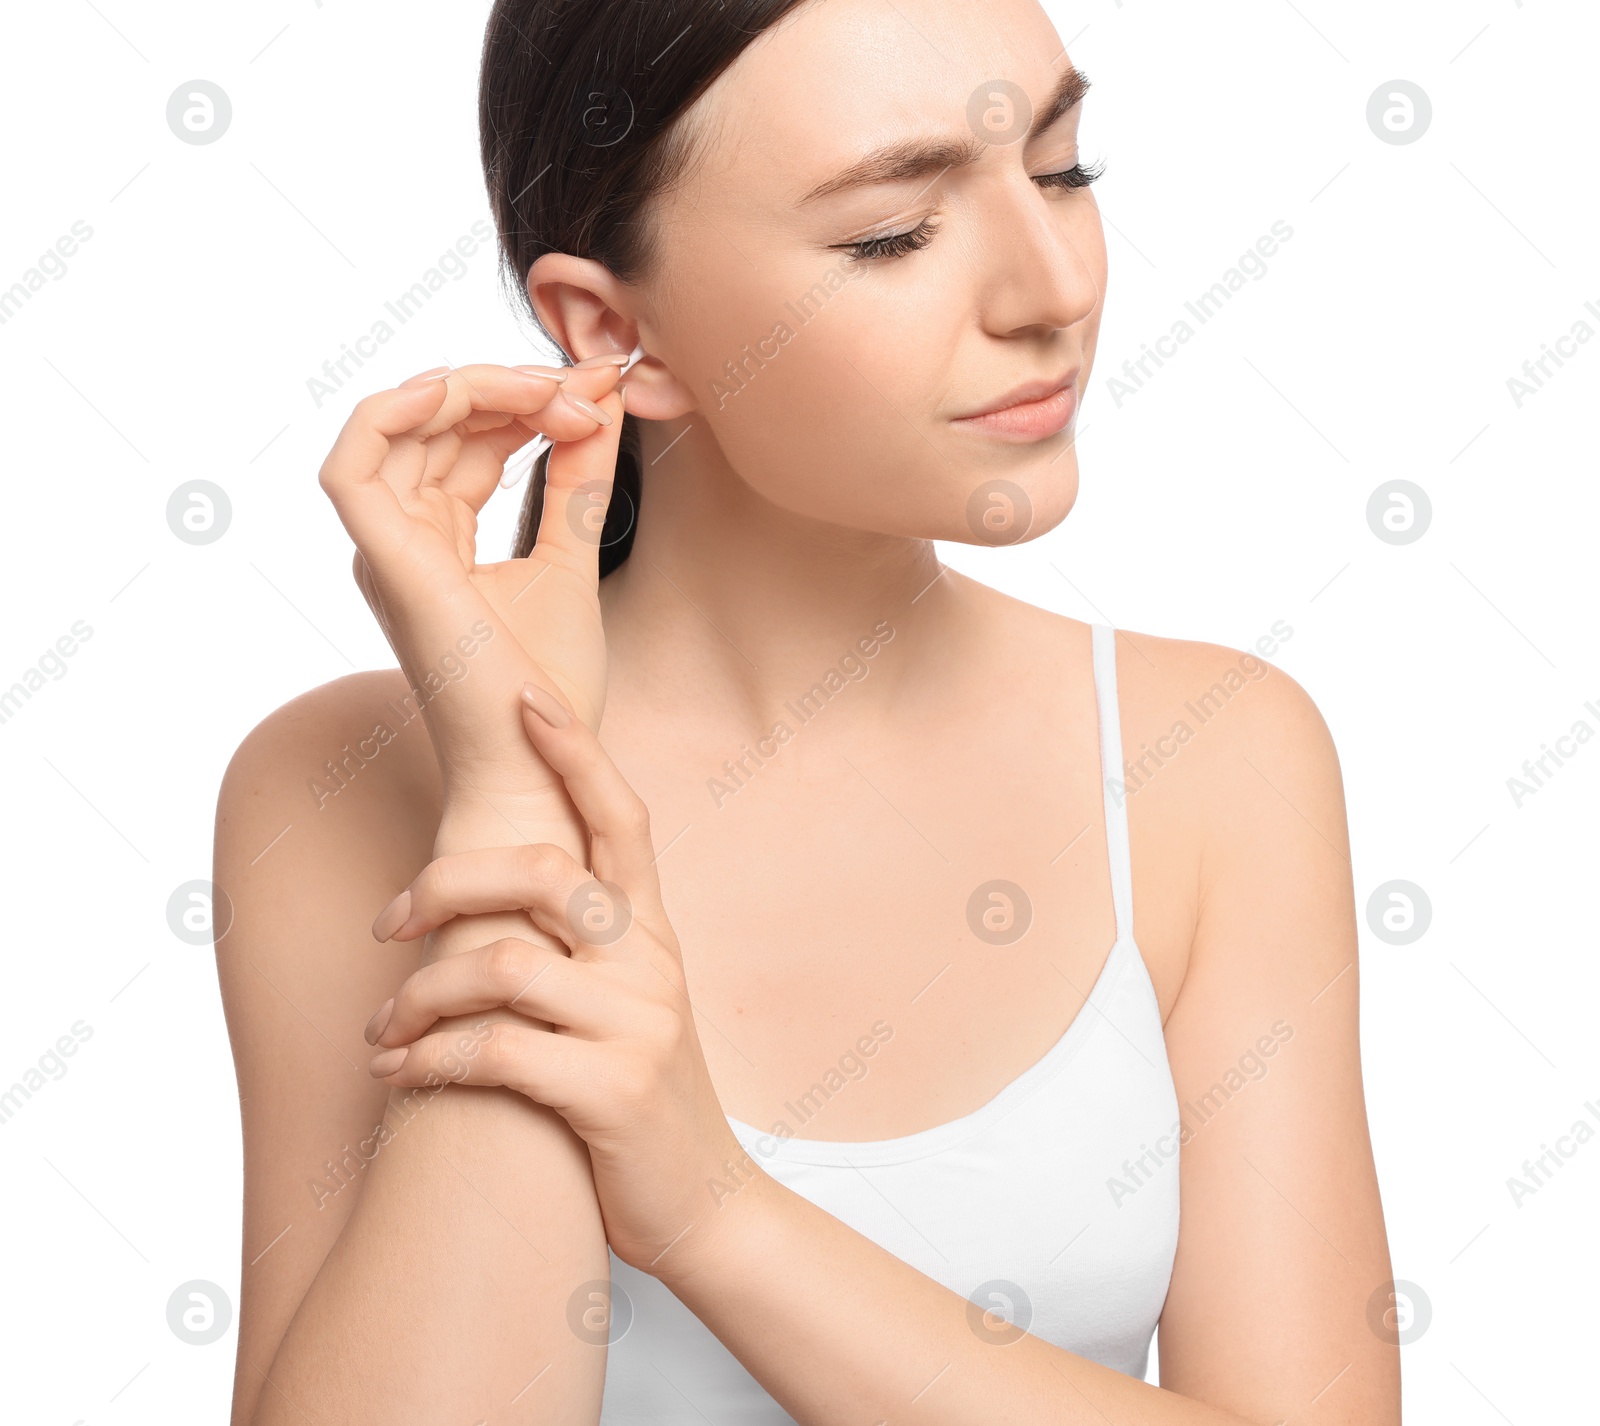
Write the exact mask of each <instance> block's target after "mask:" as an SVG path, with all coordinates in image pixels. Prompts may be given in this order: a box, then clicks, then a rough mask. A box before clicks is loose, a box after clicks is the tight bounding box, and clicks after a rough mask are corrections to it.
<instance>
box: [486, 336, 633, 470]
mask: <svg viewBox="0 0 1600 1426" xmlns="http://www.w3.org/2000/svg"><path fill="white" fill-rule="evenodd" d="M643 356H644V347H643V345H642V344H641V345H637V346H635V347H634V349H633V351H632V352H630V353H629V355H628V360H627V361H626V362H625V363H623V366H622V369H621V370H620V371H619V372H618V373H617V379H618V381H619V382H620V381H621V379H622V378H623V377H624V376H626V375H627V374H628V373H629V372H630V371H631V370H632V369H633V367H634V365H635V364H636V363H637V362H638V361H640V360H641V359H642V358H643ZM550 445H551V442H550V440H549V438H548V437H546V436H545V435H544V433H543V432H540V434H538V435H537V436H535V437H534V438H533V439H532V440H531V441H529V442H528V444H527V445H525V446H523V448H522V449H521V450H519V451H517V452H515V453H514V454H513V455H512V457H511V459H510V460H508V461H507V462H506V468H505V473H504V474H503V475H502V476H501V477H500V488H501V489H502V490H511V489H513V488H514V487H515V486H518V485H521V484H522V478H523V477H524V476H525V475H527V473H528V472H529V471H530V470H532V469H533V463H534V462H535V461H536V460H538V459H539V457H540V456H542V455H543V454H544V453H545V451H546V450H547V449H548V448H549V447H550Z"/></svg>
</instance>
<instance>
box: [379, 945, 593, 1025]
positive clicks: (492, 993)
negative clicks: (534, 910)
mask: <svg viewBox="0 0 1600 1426" xmlns="http://www.w3.org/2000/svg"><path fill="white" fill-rule="evenodd" d="M598 991H599V987H598V986H596V985H595V983H594V980H593V972H592V971H587V970H586V968H585V967H584V965H583V964H582V963H581V962H576V961H574V960H573V959H572V958H571V957H570V956H567V955H564V954H562V953H561V952H560V951H557V950H553V949H551V948H550V947H547V946H536V945H534V944H533V943H532V942H531V941H525V940H522V939H520V938H519V937H516V936H507V937H505V938H504V939H502V940H499V941H494V942H491V943H490V944H489V945H487V946H479V947H478V948H477V949H476V950H472V951H466V952H464V953H462V954H461V955H454V956H446V957H445V958H444V959H443V960H438V961H433V962H431V963H430V964H428V965H425V966H423V967H422V968H421V969H420V970H418V971H415V972H414V973H413V974H412V975H410V976H409V977H407V979H406V981H405V983H404V984H403V985H402V986H401V987H400V989H399V990H397V991H396V992H395V993H394V998H393V999H392V1000H390V1001H389V1002H387V1005H386V1007H385V1008H386V1009H387V1010H388V1014H387V1015H386V1016H385V1015H384V1013H383V1011H382V1010H380V1011H379V1013H378V1015H375V1016H373V1018H372V1021H371V1022H370V1023H369V1026H368V1031H369V1033H368V1037H367V1042H368V1043H369V1044H372V1045H379V1046H393V1045H408V1044H410V1043H411V1042H412V1041H413V1040H415V1039H417V1038H419V1037H420V1036H421V1035H422V1034H423V1033H424V1032H426V1031H427V1030H429V1029H431V1028H432V1026H433V1025H434V1023H435V1022H436V1021H438V1020H442V1019H444V1018H445V1017H446V1016H450V1015H472V1014H475V1013H476V1012H478V1011H480V1010H492V1009H495V1008H497V1007H499V1006H507V1007H509V1008H510V1009H512V1010H515V1011H516V1012H517V1013H518V1014H520V1015H526V1016H529V1017H530V1018H532V1019H535V1020H543V1021H547V1022H548V1023H550V1024H552V1025H561V1026H563V1027H565V1028H566V1029H568V1030H571V1031H573V1032H575V1033H577V1034H584V1035H589V1034H594V1033H596V1032H597V1031H598V1030H599V1029H600V1028H601V1026H602V1024H603V1023H604V1021H605V1006H604V1005H603V1004H602V1003H600V1001H599V999H598Z"/></svg>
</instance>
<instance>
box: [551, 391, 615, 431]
mask: <svg viewBox="0 0 1600 1426" xmlns="http://www.w3.org/2000/svg"><path fill="white" fill-rule="evenodd" d="M561 394H562V396H564V397H565V398H566V399H567V400H568V401H570V402H571V403H572V407H573V409H574V410H576V411H581V412H582V413H583V414H584V415H585V416H587V417H588V418H589V419H590V420H591V421H598V422H599V423H600V424H601V425H602V426H609V425H610V424H611V417H610V416H608V415H607V414H606V413H605V412H604V411H602V410H601V409H600V408H599V407H598V406H596V405H595V404H594V402H593V401H588V400H586V399H585V398H583V397H582V396H574V395H573V394H572V393H571V392H570V391H563V392H562V393H561Z"/></svg>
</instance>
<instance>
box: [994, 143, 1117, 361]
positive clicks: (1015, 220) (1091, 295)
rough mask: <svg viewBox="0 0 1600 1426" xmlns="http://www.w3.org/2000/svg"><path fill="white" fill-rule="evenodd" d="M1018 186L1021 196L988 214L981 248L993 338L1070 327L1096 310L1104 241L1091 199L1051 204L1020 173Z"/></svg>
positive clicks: (1050, 199) (1102, 276) (1013, 192)
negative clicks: (988, 266)
mask: <svg viewBox="0 0 1600 1426" xmlns="http://www.w3.org/2000/svg"><path fill="white" fill-rule="evenodd" d="M1021 182H1022V183H1025V184H1026V185H1027V191H1025V192H1024V191H1020V190H1018V189H1016V188H1014V187H1013V188H1011V189H1010V192H1009V193H1008V195H1007V197H1006V199H1005V200H1004V201H1002V202H999V203H997V204H996V205H995V207H994V209H993V210H992V214H991V220H992V224H993V226H992V228H991V231H990V236H989V241H988V243H987V244H986V250H987V253H988V254H989V255H990V257H991V259H992V264H993V267H992V275H991V277H990V280H989V282H988V284H987V290H986V292H985V294H984V298H985V300H984V304H983V307H984V310H983V324H984V329H985V331H987V332H988V333H989V334H990V335H991V336H996V337H1009V336H1016V335H1018V334H1019V333H1022V332H1025V331H1027V330H1028V329H1029V328H1034V329H1037V330H1050V331H1056V330H1060V329H1062V328H1065V327H1072V326H1075V325H1076V324H1078V323H1079V322H1082V321H1083V320H1084V319H1085V318H1087V317H1088V316H1090V314H1091V313H1093V312H1094V311H1095V310H1096V309H1097V308H1098V307H1099V305H1100V299H1101V296H1102V294H1103V289H1104V286H1105V239H1104V236H1103V234H1102V231H1101V227H1100V210H1099V209H1098V208H1097V207H1096V206H1095V203H1094V200H1093V198H1091V197H1090V196H1089V195H1088V194H1087V193H1083V194H1074V195H1073V196H1071V197H1069V198H1065V199H1061V198H1056V197H1054V196H1053V195H1050V194H1047V193H1043V192H1041V191H1040V190H1039V188H1038V187H1037V185H1035V184H1034V182H1033V180H1032V179H1030V178H1028V177H1027V176H1026V175H1023V176H1022V179H1021ZM1008 187H1009V185H1008ZM1013 195H1014V196H1013Z"/></svg>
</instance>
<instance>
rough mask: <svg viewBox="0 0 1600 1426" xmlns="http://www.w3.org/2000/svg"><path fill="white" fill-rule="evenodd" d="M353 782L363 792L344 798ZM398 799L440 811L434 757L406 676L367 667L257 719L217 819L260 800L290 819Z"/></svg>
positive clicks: (244, 811) (228, 779)
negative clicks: (342, 806) (339, 808)
mask: <svg viewBox="0 0 1600 1426" xmlns="http://www.w3.org/2000/svg"><path fill="white" fill-rule="evenodd" d="M369 772H370V773H372V775H371V776H368V773H369ZM357 785H359V786H360V787H361V788H362V790H363V792H365V793H368V794H369V795H368V796H364V797H359V798H358V797H346V796H345V794H346V793H347V792H349V791H351V790H352V789H354V788H355V787H356V786H357ZM396 797H397V798H401V799H404V800H405V801H407V802H408V803H415V804H416V805H417V806H418V807H419V809H421V810H434V811H436V810H437V807H438V804H439V772H438V764H437V761H436V760H435V758H434V756H433V745H432V744H431V743H430V742H429V741H428V737H427V730H426V728H425V727H424V726H423V723H422V717H421V714H420V712H419V711H418V709H417V705H416V700H415V698H414V697H413V696H412V694H411V690H410V688H409V687H408V686H407V684H406V680H405V676H404V675H403V674H402V673H401V672H400V670H399V669H371V670H367V671H365V672H362V673H353V674H349V675H348V676H346V677H344V678H337V679H334V680H333V681H332V682H331V683H325V684H322V685H321V686H320V687H317V688H313V689H311V690H309V691H308V692H306V693H302V694H301V695H300V696H299V697H297V698H293V699H291V700H290V701H289V702H287V703H285V704H284V705H283V706H282V707H280V708H277V709H275V710H274V711H273V712H271V713H269V714H268V715H267V716H266V717H265V718H263V719H262V720H261V721H260V722H259V723H257V724H256V726H255V727H254V728H252V729H251V730H250V732H249V733H247V734H246V735H245V737H244V739H243V740H242V741H241V742H240V744H239V747H238V749H237V750H236V751H235V753H234V755H233V758H232V760H231V761H230V763H229V764H228V769H227V772H226V773H225V774H224V776H223V781H222V788H221V793H220V796H219V816H220V813H221V812H222V811H223V810H226V811H227V812H229V813H232V814H235V815H240V816H243V815H249V812H250V809H251V807H252V805H254V804H256V803H263V802H264V803H265V804H266V805H269V806H271V807H272V809H273V811H274V812H279V811H281V812H283V813H285V814H286V815H289V816H291V817H294V816H295V815H296V814H300V815H303V814H304V812H305V811H306V810H309V811H311V812H317V813H323V812H329V811H332V810H335V808H336V806H337V804H339V803H340V802H341V800H342V802H343V804H344V805H345V807H346V808H356V807H361V808H364V809H365V808H369V807H370V806H371V804H372V803H373V802H375V801H378V800H382V799H384V798H396Z"/></svg>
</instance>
